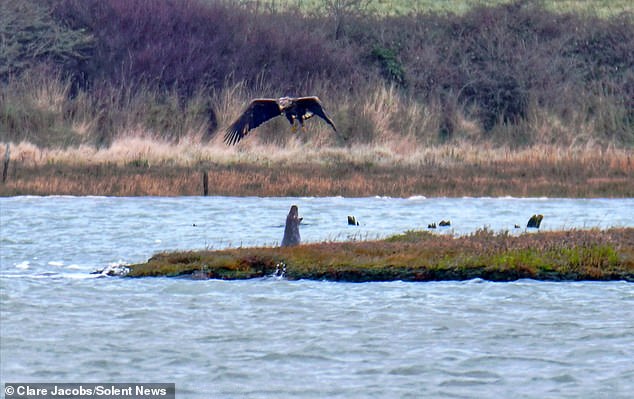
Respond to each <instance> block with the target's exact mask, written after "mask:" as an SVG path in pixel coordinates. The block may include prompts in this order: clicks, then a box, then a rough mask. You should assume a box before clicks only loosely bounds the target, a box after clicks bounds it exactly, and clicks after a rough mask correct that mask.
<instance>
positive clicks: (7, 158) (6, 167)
mask: <svg viewBox="0 0 634 399" xmlns="http://www.w3.org/2000/svg"><path fill="white" fill-rule="evenodd" d="M10 160H11V148H10V147H9V143H7V148H6V150H5V151H4V168H3V169H2V184H4V182H5V181H7V174H8V173H9V161H10Z"/></svg>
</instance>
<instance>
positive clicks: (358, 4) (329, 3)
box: [322, 0, 371, 40]
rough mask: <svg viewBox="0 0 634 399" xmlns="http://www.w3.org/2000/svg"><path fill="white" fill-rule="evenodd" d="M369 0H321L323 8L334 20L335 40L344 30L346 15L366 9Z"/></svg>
mask: <svg viewBox="0 0 634 399" xmlns="http://www.w3.org/2000/svg"><path fill="white" fill-rule="evenodd" d="M370 1H371V0H322V2H323V5H324V8H325V9H326V11H328V14H330V16H332V18H333V19H334V21H335V40H339V39H340V38H341V37H342V36H343V34H344V32H345V23H346V17H347V16H349V15H352V14H358V13H360V12H363V11H365V10H366V9H367V7H368V5H369V4H370Z"/></svg>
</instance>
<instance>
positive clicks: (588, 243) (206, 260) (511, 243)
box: [128, 228, 634, 282]
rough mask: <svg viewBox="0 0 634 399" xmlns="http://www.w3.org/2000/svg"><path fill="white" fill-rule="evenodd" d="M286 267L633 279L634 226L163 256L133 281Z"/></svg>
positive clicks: (382, 277)
mask: <svg viewBox="0 0 634 399" xmlns="http://www.w3.org/2000/svg"><path fill="white" fill-rule="evenodd" d="M284 268H285V277H286V278H288V279H291V280H297V279H312V280H333V281H349V282H365V281H390V280H403V281H434V280H464V279H473V278H482V279H487V280H492V281H512V280H517V279H519V278H532V279H538V280H557V281H560V280H614V279H619V280H620V279H622V280H627V281H634V229H632V228H624V229H609V230H603V231H602V230H572V231H561V232H540V233H533V234H530V233H525V234H522V235H520V236H512V235H509V234H508V233H498V234H496V233H492V232H490V231H487V230H480V231H477V232H475V233H473V234H471V235H468V236H463V237H458V238H453V237H450V236H446V235H435V234H431V233H428V232H417V231H409V232H406V233H403V234H401V235H397V236H393V237H390V238H387V239H385V240H380V241H358V242H344V243H334V242H329V243H318V244H307V245H300V246H297V247H291V248H272V247H263V248H236V249H227V250H220V251H187V252H173V253H160V254H157V255H155V256H153V257H152V258H150V259H149V260H148V261H147V262H146V263H142V264H135V265H131V266H130V271H129V274H128V276H130V277H145V276H191V277H193V278H216V279H247V278H257V277H265V276H269V275H271V274H273V273H275V271H276V270H277V271H278V272H280V271H281V270H283V269H284Z"/></svg>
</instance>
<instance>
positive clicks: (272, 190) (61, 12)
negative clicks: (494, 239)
mask: <svg viewBox="0 0 634 399" xmlns="http://www.w3.org/2000/svg"><path fill="white" fill-rule="evenodd" d="M293 3H295V4H299V3H298V2H295V1H291V0H289V1H276V2H275V3H274V4H275V7H273V6H272V4H273V3H272V2H269V1H265V0H262V1H255V2H234V1H215V0H214V1H211V0H178V1H176V0H166V1H133V2H131V1H127V0H85V1H75V0H59V1H58V0H55V1H53V0H46V1H35V0H6V1H4V2H3V7H0V30H2V31H0V36H2V37H3V38H4V39H5V40H4V41H3V44H2V45H0V61H1V62H0V157H2V158H0V159H2V160H3V159H4V158H3V153H4V149H5V144H6V143H10V145H11V158H10V164H9V169H8V170H7V172H8V174H7V179H6V181H5V182H4V184H2V185H0V195H15V194H77V195H82V194H95V195H191V194H199V193H201V192H202V188H201V185H202V184H201V179H202V178H201V174H202V173H203V172H205V171H206V172H208V176H209V179H210V184H209V186H210V188H211V190H210V194H230V195H298V194H299V195H358V196H365V195H393V196H408V195H414V194H422V195H428V196H432V195H451V196H453V195H473V196H476V195H516V196H527V195H529V196H542V195H547V196H573V197H580V196H590V197H596V196H618V197H620V196H632V195H633V191H634V190H633V189H632V184H633V183H632V179H631V176H632V162H631V158H632V154H633V149H634V111H633V110H634V102H633V101H634V100H633V99H634V51H632V49H633V48H634V23H632V21H633V18H632V10H631V6H629V2H620V1H619V2H616V3H615V2H607V1H605V2H603V1H602V2H555V1H541V2H540V1H512V2H509V1H503V0H500V1H496V0H491V1H488V0H487V1H484V2H466V1H462V0H452V1H448V2H433V4H431V2H427V1H425V0H421V1H415V2H403V1H400V0H394V1H382V0H376V1H371V2H369V3H370V4H369V6H368V8H354V7H352V8H344V9H335V8H332V7H333V5H335V4H351V5H353V6H359V5H360V4H361V3H366V2H355V1H352V2H330V1H326V2H321V1H317V0H315V1H305V2H302V6H306V7H314V5H316V4H320V5H324V4H326V3H329V4H330V5H331V6H330V7H328V6H326V7H321V8H320V11H319V12H312V11H311V12H305V11H302V10H299V11H298V10H297V9H296V7H294V6H293ZM441 3H442V4H443V5H444V6H447V7H449V9H437V8H434V7H435V5H438V4H441ZM467 3H468V4H467ZM254 5H255V6H254ZM311 5H312V6H311ZM326 5H327V4H326ZM465 5H469V7H466V8H465V7H463V6H465ZM406 6H407V7H409V9H407V8H406ZM619 7H620V8H619ZM388 9H390V10H395V11H396V12H394V13H391V12H386V11H385V10H388ZM398 10H401V11H398ZM615 10H616V11H615ZM448 11H449V12H448ZM290 77H292V78H290ZM288 94H290V95H306V94H316V95H319V97H320V98H321V99H322V100H323V102H324V106H325V108H326V110H327V112H328V114H329V115H330V116H331V117H332V119H333V120H334V121H335V124H336V125H337V133H336V134H335V133H333V132H332V131H331V130H330V129H328V128H327V127H326V126H325V125H324V124H323V123H321V122H320V121H317V120H315V119H313V120H311V121H309V123H307V129H306V131H305V132H302V134H298V135H294V134H293V133H292V132H291V131H290V129H289V128H288V125H287V124H286V122H285V121H284V120H274V121H271V122H268V123H266V124H264V125H262V126H260V127H259V128H258V129H257V130H256V131H254V132H253V134H250V135H249V136H248V137H247V138H246V139H245V140H243V141H242V142H240V143H239V145H238V146H236V148H231V149H229V148H226V146H225V145H224V144H223V143H222V140H221V139H222V135H223V132H224V130H225V129H226V127H227V126H228V125H229V124H230V123H231V122H232V121H233V120H234V119H235V118H236V117H237V116H238V115H239V114H240V112H241V111H242V109H243V108H244V106H245V105H246V104H247V103H248V102H249V100H250V99H251V98H254V97H279V96H282V95H288ZM279 119H281V118H279Z"/></svg>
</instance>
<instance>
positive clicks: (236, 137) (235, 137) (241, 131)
mask: <svg viewBox="0 0 634 399" xmlns="http://www.w3.org/2000/svg"><path fill="white" fill-rule="evenodd" d="M281 114H282V111H280V107H279V105H278V104H277V101H276V100H274V99H270V98H257V99H255V100H253V101H251V103H250V104H249V106H248V107H247V108H246V109H245V110H244V112H242V115H240V117H238V119H236V121H235V122H233V123H232V124H231V126H229V127H228V128H227V132H226V133H225V143H227V144H236V143H237V142H238V141H240V140H242V138H243V137H244V136H246V135H247V133H249V131H250V130H252V129H255V128H256V127H258V126H260V125H261V124H263V123H264V122H266V121H268V120H269V119H272V118H275V117H276V116H279V115H281Z"/></svg>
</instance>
